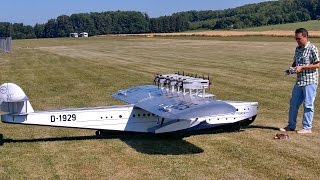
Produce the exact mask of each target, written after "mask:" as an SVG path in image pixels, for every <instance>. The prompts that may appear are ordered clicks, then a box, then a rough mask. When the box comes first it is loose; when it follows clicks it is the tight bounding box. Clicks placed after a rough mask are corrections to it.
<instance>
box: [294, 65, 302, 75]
mask: <svg viewBox="0 0 320 180" xmlns="http://www.w3.org/2000/svg"><path fill="white" fill-rule="evenodd" d="M295 69H296V73H297V74H298V73H300V72H301V71H302V69H303V66H296V67H295Z"/></svg>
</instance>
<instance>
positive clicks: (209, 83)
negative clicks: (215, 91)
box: [208, 75, 212, 90]
mask: <svg viewBox="0 0 320 180" xmlns="http://www.w3.org/2000/svg"><path fill="white" fill-rule="evenodd" d="M208 80H209V90H210V89H211V84H212V82H211V81H210V76H209V75H208Z"/></svg>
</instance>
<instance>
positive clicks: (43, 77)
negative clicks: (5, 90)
mask: <svg viewBox="0 0 320 180" xmlns="http://www.w3.org/2000/svg"><path fill="white" fill-rule="evenodd" d="M314 40H315V41H314V42H316V45H317V46H318V47H320V43H319V40H316V39H314ZM311 41H313V39H311ZM295 46H296V43H295V42H294V40H293V39H292V38H285V37H282V38H277V37H257V36H253V37H226V38H222V37H184V36H182V37H166V38H163V37H153V38H148V37H129V36H128V37H109V36H106V37H91V38H86V39H80V38H78V39H71V38H61V39H37V40H14V41H13V52H12V53H6V54H0V84H2V83H4V82H14V83H16V84H18V85H19V86H20V87H21V88H22V89H23V90H24V91H25V93H26V94H27V95H28V96H29V98H30V100H31V104H32V105H33V107H34V109H36V110H49V109H59V108H70V107H90V106H106V105H117V104H123V103H122V102H120V101H118V100H115V99H113V98H112V97H111V94H112V93H114V92H117V91H118V90H120V89H123V88H128V87H132V86H136V85H142V84H150V83H152V81H153V75H154V74H155V73H174V72H176V71H180V72H182V71H185V73H193V74H198V75H202V74H203V75H205V76H207V75H210V78H211V80H212V87H211V89H210V91H211V93H214V94H215V95H216V96H217V97H218V98H219V99H225V100H240V101H241V100H243V101H257V102H259V112H258V116H257V118H256V120H255V122H254V123H253V124H251V125H250V126H248V127H244V128H242V129H241V131H240V132H223V131H209V132H202V133H195V134H191V135H188V136H182V137H178V138H176V137H175V138H172V137H166V136H164V137H158V136H152V135H148V134H130V135H128V134H110V135H109V136H106V137H105V138H97V137H95V131H94V130H84V129H69V128H55V127H39V126H24V125H12V124H4V123H0V133H1V134H3V135H4V144H3V145H2V146H0V179H22V178H37V179H38V178H45V179H47V178H48V179H97V178H98V179H318V178H319V175H320V156H319V154H320V108H319V105H320V101H319V98H318V97H317V99H316V106H315V107H316V110H315V118H314V129H313V134H309V135H298V134H296V133H295V132H289V139H287V140H275V139H273V137H274V136H275V134H276V133H279V131H278V130H277V128H279V127H283V126H285V125H286V122H287V114H288V103H289V98H290V94H291V88H292V85H293V83H294V81H295V76H294V75H291V76H285V75H284V72H283V71H284V70H285V69H286V68H288V67H289V66H290V64H291V63H292V57H293V53H294V48H295ZM298 128H301V112H300V114H299V119H298Z"/></svg>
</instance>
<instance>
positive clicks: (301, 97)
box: [280, 28, 320, 134]
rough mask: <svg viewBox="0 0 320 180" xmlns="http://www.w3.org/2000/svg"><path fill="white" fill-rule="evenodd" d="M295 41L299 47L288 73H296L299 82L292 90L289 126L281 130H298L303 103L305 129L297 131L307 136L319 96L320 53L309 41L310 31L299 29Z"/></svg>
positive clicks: (303, 124)
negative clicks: (298, 117) (319, 69)
mask: <svg viewBox="0 0 320 180" xmlns="http://www.w3.org/2000/svg"><path fill="white" fill-rule="evenodd" d="M295 39H296V41H297V44H298V46H297V47H296V50H295V54H294V57H293V63H292V65H291V67H290V68H289V69H288V70H287V73H288V74H291V73H296V74H297V80H296V83H295V85H294V86H293V90H292V95H291V100H290V108H289V117H288V125H287V126H286V127H285V128H280V131H294V130H295V129H296V124H297V116H298V110H299V107H300V105H301V104H302V103H303V106H304V112H303V118H302V127H303V129H301V130H299V131H297V133H299V134H306V133H312V131H311V129H312V121H313V114H314V100H315V98H316V94H317V87H318V77H319V74H318V68H319V67H320V63H319V53H318V49H317V48H316V46H314V45H313V44H311V43H310V42H309V41H308V31H307V30H306V29H304V28H299V29H297V30H296V31H295Z"/></svg>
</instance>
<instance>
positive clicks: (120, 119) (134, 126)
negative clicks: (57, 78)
mask: <svg viewBox="0 0 320 180" xmlns="http://www.w3.org/2000/svg"><path fill="white" fill-rule="evenodd" d="M225 102H227V103H228V104H230V105H232V106H234V107H235V108H236V109H237V111H236V112H234V113H229V114H219V115H214V116H206V117H198V118H191V119H166V118H162V117H159V116H157V115H155V114H152V113H150V112H148V111H145V110H143V109H140V108H138V107H135V106H134V105H122V106H107V107H94V108H76V109H62V110H52V111H35V112H30V113H25V114H12V113H11V114H4V115H1V121H2V122H5V123H15V124H28V125H44V126H55V127H71V128H83V129H95V130H116V131H130V132H145V133H167V132H175V131H180V130H199V129H206V128H212V127H217V126H223V125H226V124H233V123H235V122H243V121H244V120H246V125H248V124H250V123H252V122H253V120H254V118H255V116H256V115H257V110H258V103H256V102H236V101H225Z"/></svg>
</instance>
